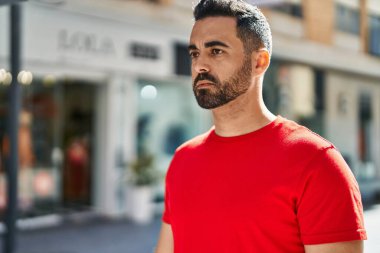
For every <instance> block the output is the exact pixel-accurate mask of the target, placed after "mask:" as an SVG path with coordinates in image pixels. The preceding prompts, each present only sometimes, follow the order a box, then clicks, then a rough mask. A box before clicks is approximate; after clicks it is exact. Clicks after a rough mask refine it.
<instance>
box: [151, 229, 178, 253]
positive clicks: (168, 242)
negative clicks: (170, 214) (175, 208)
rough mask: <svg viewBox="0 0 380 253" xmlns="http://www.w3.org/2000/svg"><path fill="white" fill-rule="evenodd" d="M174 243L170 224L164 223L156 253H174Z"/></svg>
mask: <svg viewBox="0 0 380 253" xmlns="http://www.w3.org/2000/svg"><path fill="white" fill-rule="evenodd" d="M173 252H174V241H173V232H172V227H171V225H170V224H167V223H165V222H163V223H162V226H161V231H160V235H159V237H158V242H157V247H156V251H155V253H173Z"/></svg>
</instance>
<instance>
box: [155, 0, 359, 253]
mask: <svg viewBox="0 0 380 253" xmlns="http://www.w3.org/2000/svg"><path fill="white" fill-rule="evenodd" d="M194 17H195V24H194V27H193V30H192V33H191V37H190V44H189V53H190V56H191V59H192V79H193V89H194V94H195V97H196V99H197V102H198V104H199V105H200V106H201V107H203V108H206V109H210V110H212V115H213V119H214V124H215V126H214V127H213V128H212V129H211V130H210V131H208V132H206V133H205V134H203V135H200V136H198V137H196V138H194V139H192V140H190V141H188V142H187V143H185V144H183V145H182V146H181V147H179V148H178V149H177V151H176V153H175V155H174V158H173V160H172V162H171V165H170V168H169V170H168V172H167V176H166V191H165V211H164V215H163V224H162V228H161V232H160V237H159V241H158V245H157V249H156V252H157V253H224V252H225V253H234V252H236V253H266V252H270V253H272V252H273V253H276V252H281V253H301V252H307V253H330V252H331V253H343V252H344V253H354V252H355V253H356V252H357V253H359V252H363V242H362V240H365V239H366V232H365V229H364V226H363V210H362V204H361V197H360V192H359V188H358V185H357V182H356V180H355V178H354V176H353V175H352V173H351V172H350V169H349V168H348V166H347V164H346V163H345V162H344V160H343V158H342V157H341V155H340V154H339V152H338V151H337V150H336V148H335V147H334V146H333V144H331V143H330V142H328V141H326V140H324V139H323V138H321V137H320V136H318V135H317V134H315V133H313V132H311V131H310V130H308V129H306V128H305V127H302V126H300V125H298V124H296V123H295V122H292V121H289V120H287V119H285V118H283V117H281V116H274V115H273V114H272V113H271V112H270V111H269V110H268V109H267V108H266V106H265V104H264V102H263V98H262V85H263V78H264V73H265V71H266V70H267V68H268V66H269V63H270V56H271V50H272V42H271V32H270V28H269V25H268V23H267V21H266V19H265V17H264V16H263V14H262V13H261V12H260V11H259V10H258V9H257V8H256V7H253V6H251V5H249V4H247V3H245V2H244V1H241V0H202V1H200V2H199V3H198V5H197V6H196V7H195V9H194Z"/></svg>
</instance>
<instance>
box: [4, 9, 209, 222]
mask: <svg viewBox="0 0 380 253" xmlns="http://www.w3.org/2000/svg"><path fill="white" fill-rule="evenodd" d="M23 6H24V9H23V31H24V32H23V36H22V37H23V43H22V52H23V62H22V69H24V70H27V71H29V72H30V73H32V76H33V78H32V81H31V83H30V84H25V85H23V87H22V90H23V95H22V113H21V115H20V134H19V136H20V140H19V143H20V145H19V146H20V150H19V152H20V161H19V162H20V171H19V172H20V173H19V174H20V178H19V206H20V210H21V214H22V215H23V216H28V217H29V216H38V215H44V214H50V213H62V212H72V211H83V210H94V211H96V212H100V213H102V214H106V215H111V216H120V215H124V214H125V206H126V198H125V196H126V188H127V187H126V186H127V184H128V183H127V182H126V180H125V172H126V166H127V165H128V164H130V162H131V161H133V160H134V159H136V156H137V154H138V149H139V147H142V146H144V145H146V142H145V140H147V139H149V145H148V146H149V152H151V153H152V155H154V157H155V167H157V168H158V169H159V170H160V171H161V172H162V173H161V174H162V175H164V174H165V171H166V169H167V166H168V164H169V162H170V159H171V156H172V154H173V152H174V150H175V148H176V146H178V145H179V144H180V143H181V142H183V141H184V140H186V139H189V138H191V137H192V136H194V135H196V134H198V133H199V132H202V131H204V130H205V129H208V128H209V127H210V125H211V122H210V117H209V114H208V113H207V112H205V111H201V110H199V109H198V107H197V106H196V102H195V99H194V98H193V95H192V89H191V80H190V78H189V77H188V76H182V77H181V76H179V75H177V74H181V71H183V70H177V69H176V67H175V66H178V64H175V61H176V59H177V60H178V57H177V58H176V55H177V53H178V50H177V49H178V45H179V44H181V43H182V44H186V41H187V31H185V30H184V31H182V32H178V31H176V32H173V31H171V29H170V27H169V28H168V27H167V26H165V27H163V28H162V29H161V30H160V29H157V27H159V26H160V24H155V25H154V26H153V25H151V26H148V25H147V26H144V25H138V26H137V25H133V24H131V23H128V22H123V21H121V20H111V19H106V18H101V17H99V16H96V15H89V14H88V13H81V12H74V11H69V10H65V9H60V8H52V7H51V6H45V5H43V4H38V3H35V2H30V3H27V4H25V5H23ZM0 12H1V13H0V21H1V22H0V24H1V26H2V27H3V26H4V27H8V23H7V22H8V21H7V19H6V17H7V10H6V9H0ZM3 14H4V15H3ZM7 32H8V31H6V29H1V31H0V42H1V43H0V69H4V71H8V70H9V66H8V62H7V59H8V55H9V52H8V45H7V43H8V42H7V41H6V38H8V36H7ZM178 43H179V44H178ZM181 49H182V56H183V47H181ZM185 54H186V52H185ZM178 71H179V72H178ZM0 86H1V87H0V96H1V104H0V117H1V119H0V120H1V125H0V139H1V150H2V154H3V155H4V153H6V149H7V137H6V133H5V127H4V126H5V123H6V112H7V104H6V101H7V100H6V97H7V93H6V90H7V84H6V82H2V83H1V85H0ZM0 179H1V182H0V185H1V187H0V209H2V210H4V204H5V199H4V198H5V185H6V182H5V179H4V173H3V172H2V174H1V178H0ZM162 180H163V176H162V178H161V181H162ZM157 194H158V195H160V194H162V184H160V185H159V186H158V187H157Z"/></svg>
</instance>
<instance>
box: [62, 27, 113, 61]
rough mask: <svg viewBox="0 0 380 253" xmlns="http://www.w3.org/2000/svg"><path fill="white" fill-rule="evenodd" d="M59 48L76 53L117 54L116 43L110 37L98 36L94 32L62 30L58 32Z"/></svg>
mask: <svg viewBox="0 0 380 253" xmlns="http://www.w3.org/2000/svg"><path fill="white" fill-rule="evenodd" d="M58 49H60V50H64V51H71V52H76V53H85V54H96V55H107V56H111V55H115V54H116V50H115V45H114V42H113V41H112V39H111V38H109V37H98V36H97V35H96V34H93V33H86V32H73V33H69V32H68V31H67V30H61V31H60V32H59V34H58Z"/></svg>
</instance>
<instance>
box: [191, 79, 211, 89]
mask: <svg viewBox="0 0 380 253" xmlns="http://www.w3.org/2000/svg"><path fill="white" fill-rule="evenodd" d="M214 85H215V84H214V83H212V82H202V81H200V82H198V83H197V84H196V85H195V88H197V89H200V88H206V87H209V86H214Z"/></svg>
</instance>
